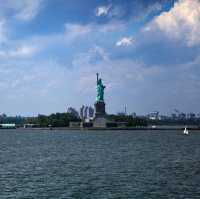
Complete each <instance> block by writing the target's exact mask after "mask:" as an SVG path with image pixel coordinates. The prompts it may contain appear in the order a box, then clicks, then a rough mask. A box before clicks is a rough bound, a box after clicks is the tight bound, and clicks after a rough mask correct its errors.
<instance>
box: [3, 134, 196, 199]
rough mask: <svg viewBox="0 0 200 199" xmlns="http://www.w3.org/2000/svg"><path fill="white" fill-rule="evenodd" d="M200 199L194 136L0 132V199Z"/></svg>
mask: <svg viewBox="0 0 200 199" xmlns="http://www.w3.org/2000/svg"><path fill="white" fill-rule="evenodd" d="M40 198H41V199H68V198H69V199H111V198H112V199H126V198H127V199H132V198H133V199H134V198H137V199H154V198H155V199H160V198H169V199H179V198H181V199H186V198H187V199H193V198H200V132H198V131H196V132H190V134H189V135H183V134H182V132H181V131H71V132H70V131H45V130H40V131H39V130H1V131H0V199H40Z"/></svg>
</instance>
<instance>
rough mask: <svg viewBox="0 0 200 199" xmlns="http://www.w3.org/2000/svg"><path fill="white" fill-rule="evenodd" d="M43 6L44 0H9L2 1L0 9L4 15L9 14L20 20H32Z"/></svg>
mask: <svg viewBox="0 0 200 199" xmlns="http://www.w3.org/2000/svg"><path fill="white" fill-rule="evenodd" d="M43 6H44V0H33V1H32V0H16V1H13V0H7V1H5V2H3V3H2V5H1V7H0V11H1V14H3V15H4V16H7V15H8V16H13V17H15V18H16V19H18V20H22V21H30V20H32V19H34V18H35V17H36V16H37V15H38V13H39V12H40V10H41V8H42V7H43ZM10 13H12V14H10Z"/></svg>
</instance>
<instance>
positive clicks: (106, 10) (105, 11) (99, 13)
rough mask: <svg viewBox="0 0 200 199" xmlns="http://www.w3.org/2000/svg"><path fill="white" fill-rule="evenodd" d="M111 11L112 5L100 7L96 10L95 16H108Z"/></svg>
mask: <svg viewBox="0 0 200 199" xmlns="http://www.w3.org/2000/svg"><path fill="white" fill-rule="evenodd" d="M110 9H111V5H108V6H99V7H98V8H97V9H96V12H95V14H96V16H97V17H100V16H106V15H108V13H109V11H110Z"/></svg>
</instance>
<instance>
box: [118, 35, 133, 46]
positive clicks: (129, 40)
mask: <svg viewBox="0 0 200 199" xmlns="http://www.w3.org/2000/svg"><path fill="white" fill-rule="evenodd" d="M133 42H134V40H133V38H132V37H123V38H122V39H120V40H119V41H118V42H117V43H116V46H130V45H132V44H133Z"/></svg>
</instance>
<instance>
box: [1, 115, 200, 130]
mask: <svg viewBox="0 0 200 199" xmlns="http://www.w3.org/2000/svg"><path fill="white" fill-rule="evenodd" d="M107 119H108V121H110V122H117V123H124V124H125V125H126V126H127V127H137V126H148V125H198V126H199V124H200V120H199V119H193V120H191V119H190V120H189V119H186V120H172V119H167V120H149V119H147V118H145V117H133V116H131V115H114V114H112V115H107ZM70 122H81V119H80V118H79V117H77V116H75V115H74V114H72V113H53V114H50V115H38V116H35V117H22V116H7V115H5V114H2V115H0V124H2V123H4V124H5V123H7V124H9V123H14V124H16V125H17V126H19V127H20V126H24V125H25V124H34V125H35V126H36V127H69V124H70Z"/></svg>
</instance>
